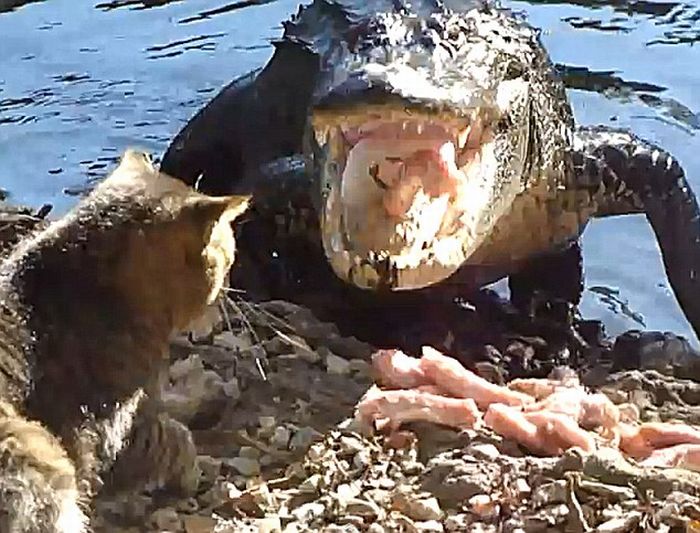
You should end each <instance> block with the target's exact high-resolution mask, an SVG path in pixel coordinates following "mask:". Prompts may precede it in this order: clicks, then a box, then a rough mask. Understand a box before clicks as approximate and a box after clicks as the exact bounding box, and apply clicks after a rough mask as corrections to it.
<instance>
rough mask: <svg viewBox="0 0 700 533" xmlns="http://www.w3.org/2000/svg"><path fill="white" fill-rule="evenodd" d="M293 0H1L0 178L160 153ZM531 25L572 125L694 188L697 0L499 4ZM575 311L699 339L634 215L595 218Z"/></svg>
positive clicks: (697, 169) (248, 60) (48, 182)
mask: <svg viewBox="0 0 700 533" xmlns="http://www.w3.org/2000/svg"><path fill="white" fill-rule="evenodd" d="M298 3H299V0H294V1H292V0H277V1H269V0H268V1H264V0H258V1H254V0H249V1H238V2H226V1H225V0H196V1H195V0H183V1H174V2H172V1H170V2H169V1H168V0H112V1H104V2H102V3H95V1H86V0H50V1H35V2H26V1H22V0H0V187H2V188H3V189H6V190H7V191H8V192H9V194H10V197H11V199H12V200H13V201H15V202H18V203H25V204H32V205H39V204H42V203H45V202H48V203H52V204H53V205H54V209H55V211H54V212H55V213H57V212H58V213H60V212H62V211H65V209H67V208H69V207H70V206H71V205H72V204H73V203H74V202H75V200H76V197H75V194H76V193H77V192H79V191H80V190H82V189H83V188H84V187H85V186H86V184H89V183H90V182H91V181H94V180H95V179H99V177H101V176H102V175H103V174H104V172H105V168H109V167H111V166H112V165H113V162H114V161H115V159H116V157H117V156H118V155H119V153H120V152H121V151H122V150H123V149H124V148H126V147H127V146H136V147H140V148H143V149H146V150H148V151H150V152H152V153H154V154H162V153H163V151H164V149H165V148H166V146H167V145H168V142H169V139H171V138H172V136H173V135H174V134H175V133H176V132H177V131H179V129H180V128H181V127H182V126H183V124H184V123H185V121H186V120H187V119H188V118H189V117H190V116H191V115H192V114H193V113H194V112H195V111H196V110H197V109H198V108H200V107H201V106H202V105H204V104H205V103H206V102H207V101H208V99H210V98H211V97H212V96H213V95H214V94H215V93H216V92H217V91H218V89H219V88H220V87H221V86H223V85H225V84H226V83H228V82H229V81H230V80H231V79H232V78H234V77H236V76H238V75H240V74H243V73H245V72H247V71H249V70H251V69H252V68H255V67H258V66H261V65H262V64H264V63H265V61H266V60H267V59H268V58H269V57H270V54H271V52H272V48H271V46H270V44H269V40H270V39H271V38H274V37H276V36H278V35H279V34H280V33H281V26H280V22H281V21H282V20H284V19H285V18H286V17H287V16H288V15H289V14H290V13H291V12H293V11H295V10H296V8H297V6H298ZM507 5H509V6H510V7H513V8H514V9H517V10H522V11H524V12H525V13H526V14H527V15H528V17H529V20H530V21H531V22H532V23H533V24H534V25H535V26H537V27H540V28H542V29H543V32H544V33H543V39H544V42H545V45H546V46H547V48H548V50H549V52H550V54H551V56H552V59H553V60H554V61H555V62H556V63H557V64H558V65H559V66H560V68H561V69H562V72H564V73H565V74H566V75H567V80H568V84H569V86H570V87H572V89H570V91H569V94H570V98H571V100H572V104H573V107H574V112H575V114H576V118H577V120H578V121H579V122H581V123H609V124H615V125H621V126H629V127H631V128H632V129H633V130H634V131H635V132H637V133H638V134H640V135H642V136H644V137H646V138H648V139H649V140H651V141H654V142H657V143H659V144H660V145H662V146H664V147H665V148H666V149H668V150H669V151H671V153H673V154H674V155H675V156H676V157H677V158H678V159H679V160H680V161H681V162H682V164H683V165H684V167H685V169H686V172H687V174H688V175H689V177H690V181H691V183H692V184H693V186H694V188H695V189H696V191H698V192H700V156H699V155H698V154H700V140H699V138H698V133H699V130H700V115H699V114H698V110H700V91H698V87H699V86H700V68H698V65H700V49H698V47H694V46H693V43H694V42H696V41H698V40H700V22H699V19H700V4H699V3H698V2H697V1H695V2H688V3H680V2H670V1H665V2H651V1H645V0H574V1H571V2H568V3H567V2H552V1H547V0H542V1H538V0H531V1H530V2H507ZM583 243H584V257H585V268H586V288H587V290H586V293H585V295H584V300H583V305H582V311H583V313H584V315H585V316H587V317H591V318H594V317H597V318H601V319H603V320H604V321H605V324H606V326H607V328H608V331H609V332H611V333H619V332H621V331H624V330H626V329H629V328H639V327H644V328H650V329H662V330H671V331H675V332H678V333H681V334H685V335H687V336H689V337H690V338H692V339H693V340H694V342H697V339H696V337H695V335H694V334H693V333H692V330H691V329H690V326H689V325H688V323H687V322H686V320H685V318H684V317H683V315H682V313H681V312H680V309H679V307H678V305H677V303H676V301H675V298H674V296H673V294H672V292H671V289H670V287H669V286H668V282H667V280H666V276H665V273H664V270H663V266H662V263H661V258H660V255H659V250H658V247H657V245H656V242H655V240H654V237H653V234H652V232H651V229H650V228H649V227H648V225H647V223H646V220H645V219H644V217H642V216H627V217H617V218H615V219H609V220H603V221H594V222H593V223H592V224H591V225H590V226H589V228H588V229H587V230H586V233H585V235H584V239H583Z"/></svg>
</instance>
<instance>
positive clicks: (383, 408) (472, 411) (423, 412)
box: [356, 386, 481, 433]
mask: <svg viewBox="0 0 700 533" xmlns="http://www.w3.org/2000/svg"><path fill="white" fill-rule="evenodd" d="M356 416H357V417H358V419H359V420H360V421H361V423H362V424H363V425H365V426H366V427H367V426H372V425H373V424H374V422H381V423H383V424H386V425H387V426H388V427H389V430H390V433H393V432H395V431H397V430H398V429H399V427H400V426H401V424H403V423H404V422H411V421H424V422H432V423H435V424H442V425H445V426H450V427H454V428H473V427H476V426H478V425H479V423H480V421H481V412H480V411H479V409H478V408H477V407H476V404H475V403H474V401H473V400H471V399H458V398H446V397H444V396H438V395H436V394H431V393H429V392H421V391H417V390H381V389H379V388H378V387H376V386H373V387H372V388H370V389H369V390H368V391H367V393H366V394H365V396H364V397H363V398H362V399H361V400H360V402H359V403H358V405H357V408H356Z"/></svg>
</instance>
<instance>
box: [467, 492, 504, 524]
mask: <svg viewBox="0 0 700 533" xmlns="http://www.w3.org/2000/svg"><path fill="white" fill-rule="evenodd" d="M469 507H470V508H471V510H472V512H473V513H474V514H475V515H477V516H478V517H479V518H484V519H485V518H493V517H494V516H496V515H497V514H498V511H499V505H498V502H497V501H496V500H493V499H491V496H489V495H488V494H476V495H474V496H472V497H471V498H469Z"/></svg>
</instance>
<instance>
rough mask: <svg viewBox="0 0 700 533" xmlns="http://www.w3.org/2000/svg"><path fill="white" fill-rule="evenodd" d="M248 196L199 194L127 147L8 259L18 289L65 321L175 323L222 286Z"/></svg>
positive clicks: (165, 326) (186, 319) (186, 320)
mask: <svg viewBox="0 0 700 533" xmlns="http://www.w3.org/2000/svg"><path fill="white" fill-rule="evenodd" d="M250 201H251V198H250V196H220V197H213V196H208V195H205V194H202V193H199V192H197V191H195V190H194V189H192V188H191V187H189V186H187V185H186V184H184V183H183V182H182V181H180V180H178V179H174V178H172V177H170V176H167V175H165V174H163V173H161V172H159V171H158V169H157V168H155V166H154V165H153V164H152V163H151V162H150V160H149V158H148V156H147V155H146V154H145V153H142V152H138V151H135V150H127V151H126V152H125V153H124V155H123V156H122V158H121V161H120V162H119V164H118V165H117V167H116V168H115V169H114V170H113V171H112V173H111V174H110V175H109V176H108V177H107V178H105V179H104V180H103V181H102V182H101V183H100V184H99V185H97V187H95V188H94V189H93V190H92V191H91V192H90V194H88V195H87V196H86V197H85V198H83V199H82V200H81V201H80V202H79V203H78V205H76V206H75V207H74V208H73V209H72V210H71V211H70V212H69V213H68V214H67V215H65V216H64V217H62V218H61V219H59V220H57V221H55V222H53V223H52V224H51V225H50V226H49V227H48V228H47V229H45V230H43V231H41V232H39V233H37V234H36V235H35V236H34V237H33V238H30V239H27V240H25V241H24V242H22V243H21V245H20V246H19V247H18V248H17V249H15V251H14V253H13V255H12V256H11V258H10V262H11V263H13V265H14V266H13V269H14V270H15V272H17V273H19V274H20V276H21V277H22V279H23V286H24V289H25V292H27V291H32V292H33V293H34V294H35V295H36V297H30V299H32V300H33V303H35V304H36V303H38V302H39V300H40V299H41V298H42V296H41V295H42V294H52V295H54V298H53V300H55V301H56V302H58V303H57V306H58V307H60V312H56V313H52V314H60V315H61V316H63V315H66V316H65V318H63V320H65V321H69V320H71V318H70V316H69V315H71V314H73V313H75V315H76V316H81V317H86V316H88V315H93V316H95V315H99V316H102V315H105V316H106V318H105V319H101V318H97V317H96V318H94V319H93V320H94V322H98V321H102V322H110V323H113V324H114V323H123V324H124V327H128V326H127V324H131V325H132V327H133V325H134V324H135V323H139V322H140V321H142V322H150V323H152V324H153V328H154V329H158V330H161V329H162V330H165V329H172V328H174V329H182V328H184V327H185V326H187V324H189V323H190V322H191V321H192V320H194V319H196V318H197V317H198V316H199V315H200V314H201V313H202V312H203V310H204V308H205V307H206V305H208V304H210V303H212V302H213V301H214V300H215V299H216V297H217V295H218V294H219V292H220V290H221V288H222V286H223V285H224V283H225V281H226V278H227V275H228V272H229V270H230V268H231V266H232V265H233V262H234V260H235V255H236V241H235V236H234V230H233V227H232V223H233V222H234V221H235V220H236V219H238V218H239V217H240V216H241V215H242V214H243V213H244V212H245V211H246V210H247V209H248V207H249V204H250ZM22 265H24V266H22ZM71 299H72V300H71ZM67 302H68V303H67ZM42 305H43V304H40V305H39V306H40V307H41V306H42ZM46 306H47V309H48V306H50V308H51V309H56V307H55V306H54V305H53V304H52V303H50V302H47V304H46ZM90 309H92V310H93V312H92V313H90V311H89V310H90ZM107 315H109V316H107ZM50 318H51V319H52V320H53V319H58V318H59V317H56V316H52V317H50ZM82 320H90V319H89V318H83V319H82ZM109 327H111V326H109Z"/></svg>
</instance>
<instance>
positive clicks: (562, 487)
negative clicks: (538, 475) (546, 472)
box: [532, 480, 567, 507]
mask: <svg viewBox="0 0 700 533" xmlns="http://www.w3.org/2000/svg"><path fill="white" fill-rule="evenodd" d="M566 490H567V489H566V481H564V480H557V481H552V482H551V483H544V484H543V485H540V486H539V488H538V489H537V490H536V491H535V493H534V494H533V495H532V503H533V504H534V506H535V507H542V506H544V505H551V504H554V503H563V502H565V501H566Z"/></svg>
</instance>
